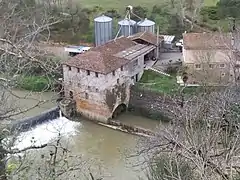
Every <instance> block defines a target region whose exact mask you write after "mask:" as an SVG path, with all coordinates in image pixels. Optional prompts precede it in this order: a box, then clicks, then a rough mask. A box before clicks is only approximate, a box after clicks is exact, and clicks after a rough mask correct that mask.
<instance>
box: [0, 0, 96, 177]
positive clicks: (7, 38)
mask: <svg viewBox="0 0 240 180" xmlns="http://www.w3.org/2000/svg"><path fill="white" fill-rule="evenodd" d="M65 7H66V6H65V5H63V4H62V1H60V0H59V1H55V0H53V1H51V0H47V1H36V2H35V1H29V0H21V1H18V0H10V1H8V0H2V1H0V20H1V27H0V77H1V80H0V123H1V124H0V132H1V133H0V176H1V177H0V179H1V180H5V179H7V178H13V179H14V177H15V179H16V178H18V177H20V176H24V178H27V177H26V176H25V175H26V174H24V172H26V173H27V174H29V170H32V172H35V173H36V174H38V175H39V176H40V175H41V177H40V179H49V178H51V179H57V178H58V179H59V178H62V175H63V174H66V173H68V172H71V171H76V170H77V171H79V169H81V168H82V167H83V163H84V161H82V160H81V159H79V158H78V157H76V156H71V155H70V153H69V151H68V149H67V148H66V147H63V146H62V145H61V140H62V139H61V134H59V137H58V138H57V139H56V141H55V142H54V143H51V144H42V145H40V146H35V145H33V146H30V147H27V148H25V149H21V150H19V149H13V148H12V145H13V144H14V140H15V139H16V137H17V135H18V132H12V131H10V130H9V129H8V126H6V123H5V122H8V121H10V120H13V119H15V118H16V116H17V115H20V114H24V113H25V112H27V111H29V110H30V109H32V108H34V107H36V106H39V105H41V104H44V103H46V101H43V100H41V99H40V100H39V99H38V100H36V104H33V105H32V106H31V107H30V108H25V109H22V108H20V107H19V106H18V105H17V103H16V102H17V101H18V100H19V99H27V98H28V97H25V96H23V97H20V96H18V95H16V94H14V92H13V91H12V87H15V86H16V84H17V82H19V81H21V80H22V78H24V76H28V77H29V76H32V75H35V76H37V75H39V76H40V75H41V76H44V77H45V78H46V79H48V80H49V81H48V86H49V87H50V88H44V89H42V90H41V92H43V91H46V90H54V89H53V88H52V87H53V86H52V83H53V82H55V81H56V76H58V75H59V73H58V72H59V68H60V67H61V65H60V61H59V60H56V59H54V58H53V57H52V55H51V54H49V52H48V51H46V50H45V49H44V43H42V42H43V41H44V42H48V41H49V39H50V38H51V36H52V34H51V33H52V30H53V28H56V26H58V25H59V24H62V23H64V22H65V21H69V16H68V15H66V13H65V12H66V11H67V9H65ZM60 74H61V73H60ZM13 97H14V98H13ZM49 101H52V99H49ZM9 136H11V137H13V139H12V141H10V142H8V143H6V137H9ZM6 144H7V145H6ZM8 145H9V146H8ZM46 148H50V154H47V155H43V156H41V159H40V162H42V163H44V164H45V165H46V166H47V167H48V168H47V169H44V168H42V166H43V164H41V163H40V164H36V166H33V165H32V164H34V163H33V162H32V164H31V163H29V162H27V161H25V160H26V159H29V158H30V157H31V156H30V155H29V154H30V153H29V150H31V149H35V150H36V149H46ZM19 153H23V154H24V156H23V157H21V158H19V159H17V158H16V161H14V162H15V163H16V164H15V165H14V167H16V168H13V166H12V169H11V168H10V169H11V170H10V172H9V171H7V170H9V169H7V167H6V164H7V163H8V159H7V158H8V155H14V156H15V155H18V154H19ZM69 159H75V160H76V161H77V162H74V163H75V164H74V165H70V164H69ZM46 173H47V174H46ZM36 174H35V175H36ZM35 178H36V176H34V179H35ZM91 178H92V179H94V178H93V176H92V174H91Z"/></svg>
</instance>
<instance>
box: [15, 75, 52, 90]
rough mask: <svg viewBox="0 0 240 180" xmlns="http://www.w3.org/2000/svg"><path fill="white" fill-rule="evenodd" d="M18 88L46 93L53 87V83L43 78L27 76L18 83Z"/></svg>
mask: <svg viewBox="0 0 240 180" xmlns="http://www.w3.org/2000/svg"><path fill="white" fill-rule="evenodd" d="M18 87H19V88H22V89H25V90H29V91H36V92H40V91H46V90H49V89H50V87H51V81H49V79H48V78H46V77H42V76H25V77H22V78H21V80H20V81H19V83H18Z"/></svg>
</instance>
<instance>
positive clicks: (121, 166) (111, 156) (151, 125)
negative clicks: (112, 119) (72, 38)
mask: <svg viewBox="0 0 240 180" xmlns="http://www.w3.org/2000/svg"><path fill="white" fill-rule="evenodd" d="M13 93H15V94H16V95H18V96H20V97H26V98H23V99H20V100H17V101H15V102H17V104H18V105H19V106H20V107H21V108H29V107H31V106H32V105H34V104H36V103H37V100H38V99H41V100H46V103H45V104H43V105H41V106H39V107H36V108H34V109H31V110H30V111H28V112H27V113H25V114H24V115H21V116H20V118H21V117H26V116H33V115H37V114H39V113H40V112H42V111H45V110H48V109H50V108H52V107H54V106H56V103H55V100H54V99H56V96H55V95H54V94H53V93H51V92H47V93H29V92H28V91H21V90H14V91H13ZM49 100H50V101H49ZM51 100H52V101H51ZM116 119H117V120H119V121H121V122H124V123H126V124H132V125H137V126H140V127H143V128H147V129H151V130H153V129H155V128H156V126H157V125H158V122H157V121H154V120H150V119H148V118H144V117H140V116H136V115H132V114H130V113H124V114H121V115H120V116H118V117H117V118H116ZM77 120H78V121H79V122H80V123H81V126H79V127H78V129H77V131H78V133H77V134H76V135H75V136H73V138H72V140H73V141H71V143H72V144H71V145H70V147H71V150H72V152H73V153H76V154H81V155H83V156H84V158H86V159H91V160H92V167H93V168H94V169H95V170H94V171H98V172H99V173H98V174H100V175H101V176H103V177H104V179H106V180H108V179H109V180H138V179H139V176H140V177H143V176H144V173H143V171H141V167H140V166H139V167H134V168H133V166H134V165H136V162H135V160H136V158H130V159H129V158H126V157H127V156H128V155H130V154H135V152H136V144H137V141H138V139H139V137H137V136H133V135H130V134H126V133H123V132H119V131H116V130H113V129H109V128H107V127H103V126H100V125H97V124H95V123H93V122H91V121H87V120H84V119H81V118H79V119H77ZM96 169H97V170H96ZM144 179H145V178H144Z"/></svg>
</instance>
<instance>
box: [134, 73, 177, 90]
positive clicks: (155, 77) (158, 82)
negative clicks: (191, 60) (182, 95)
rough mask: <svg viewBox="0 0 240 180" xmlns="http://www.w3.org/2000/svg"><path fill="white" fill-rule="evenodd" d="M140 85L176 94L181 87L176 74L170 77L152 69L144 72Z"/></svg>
mask: <svg viewBox="0 0 240 180" xmlns="http://www.w3.org/2000/svg"><path fill="white" fill-rule="evenodd" d="M138 85H139V86H140V87H143V88H149V89H151V90H154V91H158V92H161V93H166V94H175V93H177V91H178V89H179V86H178V84H177V82H176V77H175V76H171V77H168V76H164V75H161V74H158V73H156V72H153V71H150V70H146V71H145V72H144V74H143V76H142V78H141V80H140V81H139V83H138Z"/></svg>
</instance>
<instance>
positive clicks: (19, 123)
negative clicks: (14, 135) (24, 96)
mask: <svg viewBox="0 0 240 180" xmlns="http://www.w3.org/2000/svg"><path fill="white" fill-rule="evenodd" d="M59 116H60V115H59V107H54V108H52V109H49V110H47V111H44V112H42V113H41V114H39V115H37V116H32V117H27V118H24V119H22V120H16V121H15V122H13V123H12V124H11V125H10V130H11V132H15V131H18V132H24V131H28V130H29V129H31V128H33V127H35V126H36V125H39V124H42V123H44V122H47V121H50V120H53V119H56V118H58V117H59Z"/></svg>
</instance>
